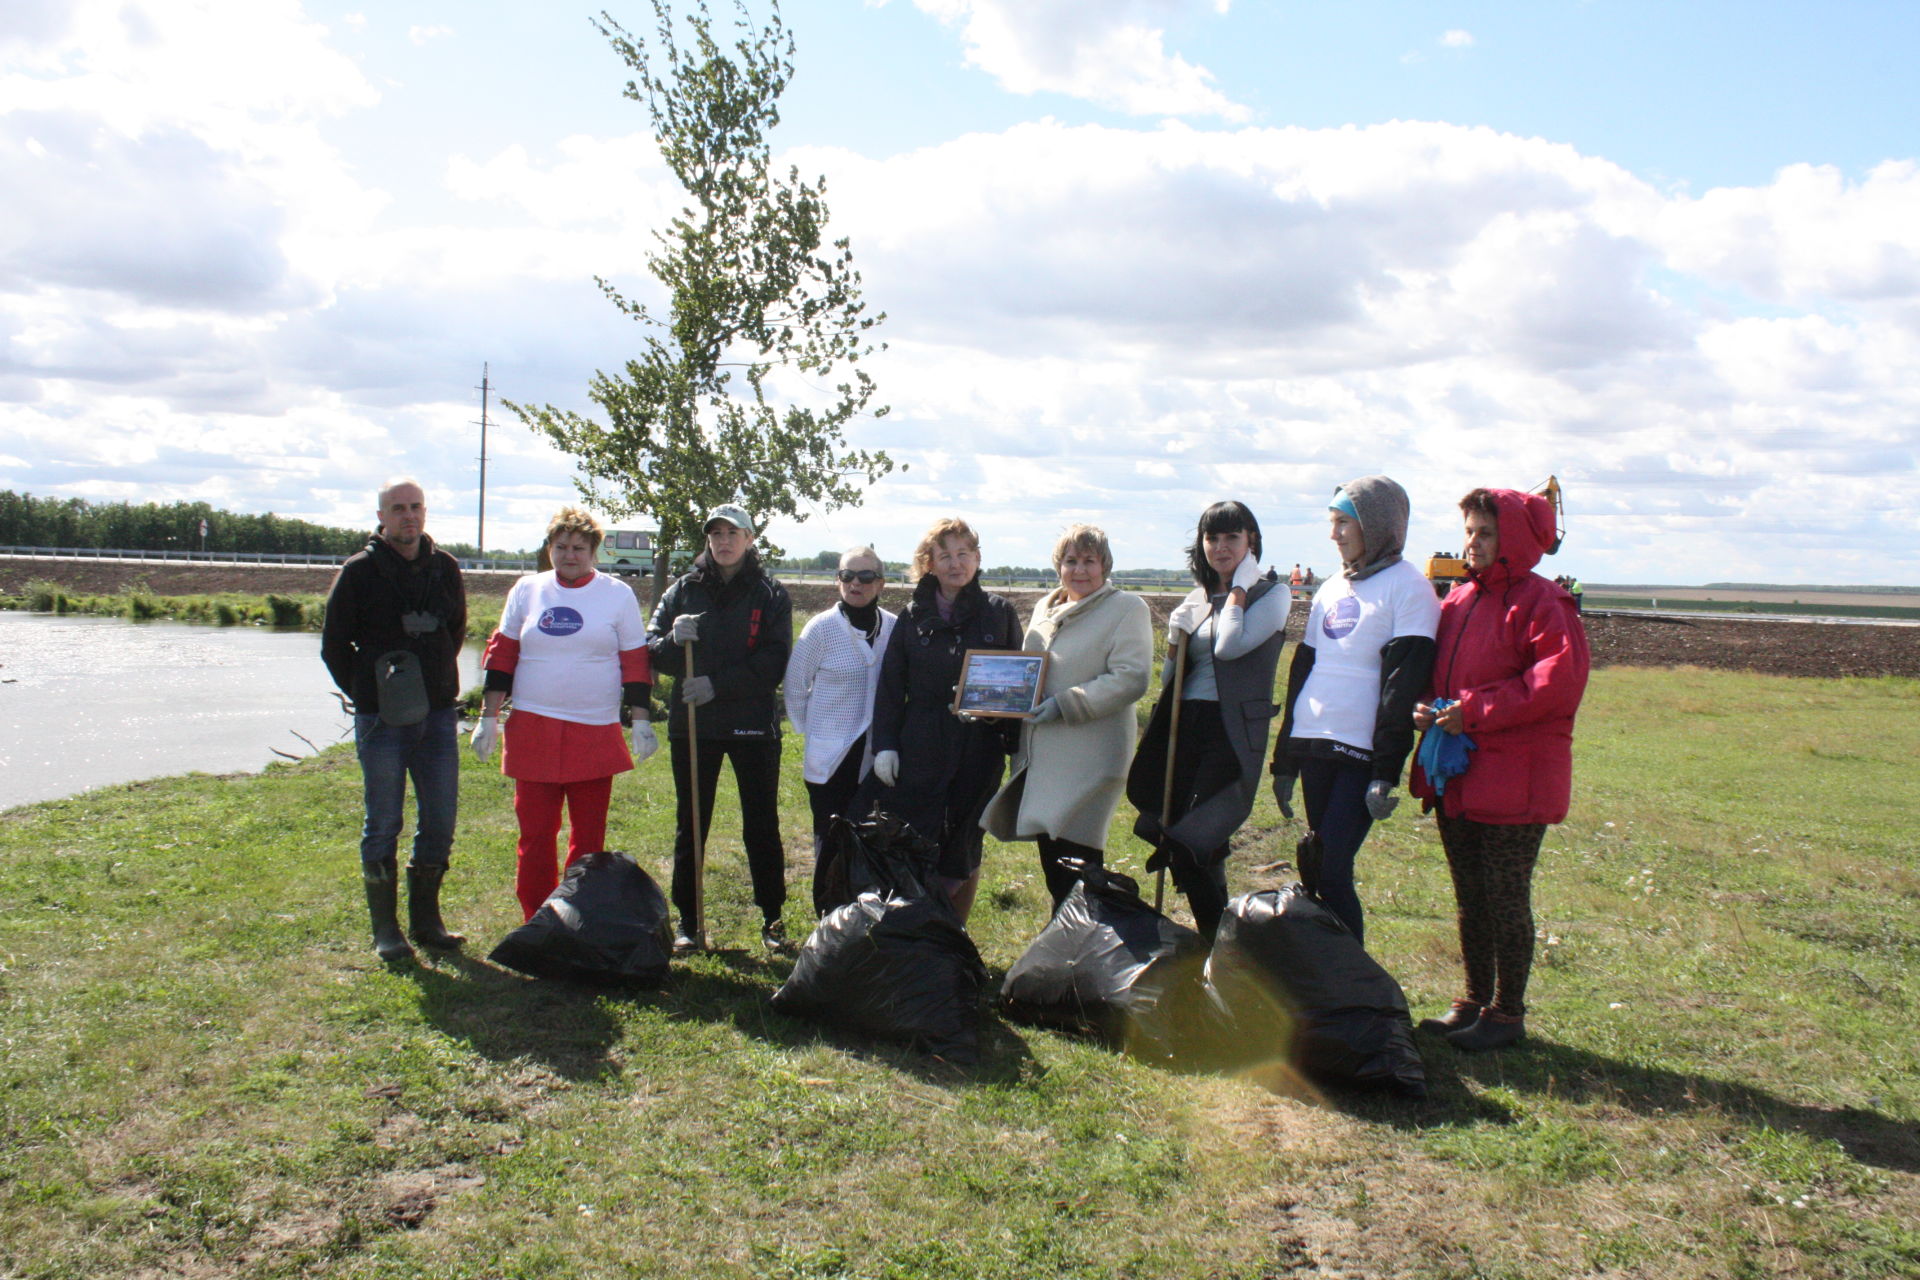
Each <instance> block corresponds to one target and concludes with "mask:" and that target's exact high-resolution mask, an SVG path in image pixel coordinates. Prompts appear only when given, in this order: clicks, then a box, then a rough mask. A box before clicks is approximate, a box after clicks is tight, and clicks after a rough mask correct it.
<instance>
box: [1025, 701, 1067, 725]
mask: <svg viewBox="0 0 1920 1280" xmlns="http://www.w3.org/2000/svg"><path fill="white" fill-rule="evenodd" d="M1059 718H1060V704H1059V703H1058V702H1055V701H1054V700H1053V699H1052V698H1042V699H1041V700H1040V705H1039V706H1037V707H1035V708H1034V709H1033V714H1032V715H1031V716H1029V717H1028V718H1027V723H1028V724H1046V723H1047V722H1048V721H1051V720H1058V719H1059Z"/></svg>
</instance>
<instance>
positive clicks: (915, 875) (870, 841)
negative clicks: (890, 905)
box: [813, 813, 940, 916]
mask: <svg viewBox="0 0 1920 1280" xmlns="http://www.w3.org/2000/svg"><path fill="white" fill-rule="evenodd" d="M939 855H940V850H939V848H938V847H937V846H935V845H934V843H933V842H932V841H930V840H925V839H922V838H921V837H920V836H919V835H917V834H916V833H915V832H914V830H913V828H911V827H909V826H907V825H906V824H905V823H904V822H901V821H900V820H899V819H898V818H896V817H894V816H892V815H891V814H887V813H875V814H873V815H871V816H870V817H869V818H867V819H866V820H865V821H864V822H851V821H848V820H847V819H846V818H838V817H837V818H835V819H834V820H833V821H832V823H831V824H829V825H828V827H827V834H826V838H825V839H823V840H822V841H821V842H820V854H819V857H820V870H819V872H818V873H817V874H815V876H814V877H813V910H814V914H815V915H821V916H824V915H826V914H827V912H829V911H832V910H833V909H834V908H835V907H844V906H846V905H847V904H848V903H849V902H852V901H853V900H854V899H855V898H858V897H859V896H860V895H861V894H863V893H868V892H874V893H879V894H881V895H882V896H885V895H886V894H888V893H890V892H896V891H898V890H899V888H900V887H901V886H903V885H905V886H908V887H912V888H915V889H917V888H919V887H920V886H922V885H926V884H928V883H930V882H931V881H932V878H933V868H934V864H935V862H936V861H937V860H938V859H939ZM903 877H904V878H903Z"/></svg>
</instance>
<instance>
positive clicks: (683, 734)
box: [648, 502, 793, 954]
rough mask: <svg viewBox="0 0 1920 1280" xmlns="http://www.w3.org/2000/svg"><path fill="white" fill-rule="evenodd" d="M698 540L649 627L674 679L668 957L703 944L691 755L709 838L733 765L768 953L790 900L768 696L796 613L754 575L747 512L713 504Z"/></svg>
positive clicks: (658, 664)
mask: <svg viewBox="0 0 1920 1280" xmlns="http://www.w3.org/2000/svg"><path fill="white" fill-rule="evenodd" d="M705 532H706V542H707V545H706V549H705V550H704V551H702V552H701V553H700V554H699V555H698V556H697V557H695V559H694V562H693V568H692V570H691V571H690V572H688V573H687V574H686V576H684V577H682V578H680V579H679V580H678V581H676V582H675V583H674V584H673V585H672V586H670V587H668V588H667V589H666V592H665V593H664V594H662V595H661V597H660V604H659V606H658V607H656V608H655V609H654V611H653V622H652V623H651V624H650V625H649V627H648V631H649V632H650V633H651V639H650V640H649V641H648V647H649V648H650V649H651V650H652V652H653V663H654V669H655V670H657V671H661V672H663V673H666V674H669V675H672V676H675V677H677V678H676V679H675V680H674V682H673V695H672V697H671V699H670V700H669V701H668V703H667V744H668V747H669V748H670V750H669V755H670V756H671V758H672V761H673V789H674V802H675V807H676V815H677V819H678V824H679V825H678V829H677V830H676V832H675V833H674V840H673V906H674V910H675V911H676V912H677V913H678V914H679V917H680V927H679V929H678V931H677V932H676V933H675V935H674V939H673V949H674V951H675V952H676V953H679V954H685V953H687V952H689V951H694V950H697V949H699V948H700V947H702V946H704V945H706V939H705V937H704V936H703V930H704V926H705V921H704V920H703V919H702V918H701V905H702V904H700V903H699V902H698V901H697V898H698V894H697V891H696V888H695V884H694V847H693V798H694V785H693V784H694V776H693V760H694V757H695V756H696V755H697V756H698V759H699V765H700V775H699V779H698V781H699V798H700V830H701V831H703V832H705V831H709V830H711V829H712V819H713V789H714V787H715V785H716V784H718V783H719V781H720V761H721V759H722V758H723V757H724V758H726V759H729V760H731V761H733V780H734V785H735V786H737V787H738V788H739V791H740V826H741V839H742V843H744V844H745V845H746V851H747V872H748V874H749V875H750V876H751V877H752V880H753V901H754V905H755V906H757V907H759V908H760V940H761V941H762V942H763V943H764V944H765V945H766V947H767V949H768V950H770V951H784V950H786V949H787V934H786V926H785V925H784V924H783V923H782V922H781V919H780V912H781V909H782V908H783V907H785V906H786V902H787V866H786V850H785V849H784V848H782V846H781V844H780V811H779V804H778V802H779V793H780V707H779V704H778V702H777V701H776V700H775V698H774V690H775V689H777V688H779V686H780V678H781V677H782V676H783V675H785V674H786V670H787V655H788V654H789V653H790V652H791V651H792V649H793V604H792V602H791V601H789V600H788V598H787V589H786V588H785V587H783V586H781V585H780V583H779V582H778V581H776V580H775V579H773V578H771V577H769V576H767V574H766V572H765V571H764V570H762V569H761V567H760V556H759V553H758V552H757V551H755V550H754V546H753V539H754V532H755V531H754V527H753V517H751V516H749V515H748V514H747V512H746V509H745V508H743V507H739V506H735V505H734V504H733V503H731V502H729V503H724V504H722V505H720V506H718V507H715V508H714V509H713V511H712V512H711V513H710V514H709V515H708V516H707V524H706V531H705ZM689 645H691V648H689V647H688V646H689ZM689 654H691V655H692V657H691V658H689V657H688V655H689ZM689 707H693V708H697V709H698V714H697V715H695V716H693V717H692V721H693V727H694V734H695V735H696V736H697V739H698V744H699V746H698V751H697V752H696V751H694V750H692V749H691V748H690V743H691V740H690V737H689V734H688V721H689V717H688V714H687V709H688V708H689Z"/></svg>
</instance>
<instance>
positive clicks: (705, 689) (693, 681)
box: [680, 676, 713, 707]
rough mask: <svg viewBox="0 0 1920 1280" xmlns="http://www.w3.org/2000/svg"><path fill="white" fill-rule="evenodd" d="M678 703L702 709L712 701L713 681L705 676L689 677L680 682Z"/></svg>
mask: <svg viewBox="0 0 1920 1280" xmlns="http://www.w3.org/2000/svg"><path fill="white" fill-rule="evenodd" d="M680 701H682V702H684V703H686V704H687V705H688V706H690V707H704V706H706V705H707V704H708V703H709V702H712V701H713V681H712V679H710V678H709V677H707V676H691V677H689V678H688V679H685V680H682V681H681V682H680Z"/></svg>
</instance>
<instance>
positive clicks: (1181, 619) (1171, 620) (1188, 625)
mask: <svg viewBox="0 0 1920 1280" xmlns="http://www.w3.org/2000/svg"><path fill="white" fill-rule="evenodd" d="M1196 597H1197V598H1196ZM1212 611H1213V607H1212V606H1211V605H1210V604H1209V603H1208V602H1207V598H1206V597H1205V596H1203V595H1201V594H1200V593H1199V592H1197V591H1196V592H1194V593H1192V594H1191V595H1189V596H1188V597H1187V598H1186V599H1185V600H1182V601H1181V602H1180V603H1179V604H1177V605H1175V606H1174V609H1173V612H1172V613H1171V614H1169V615H1167V634H1168V635H1169V636H1171V635H1172V634H1173V633H1174V632H1176V631H1184V632H1186V633H1187V634H1188V635H1192V634H1193V633H1194V632H1195V631H1197V630H1199V628H1200V624H1201V623H1203V622H1205V621H1206V620H1207V615H1208V614H1209V613H1211V612H1212Z"/></svg>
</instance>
